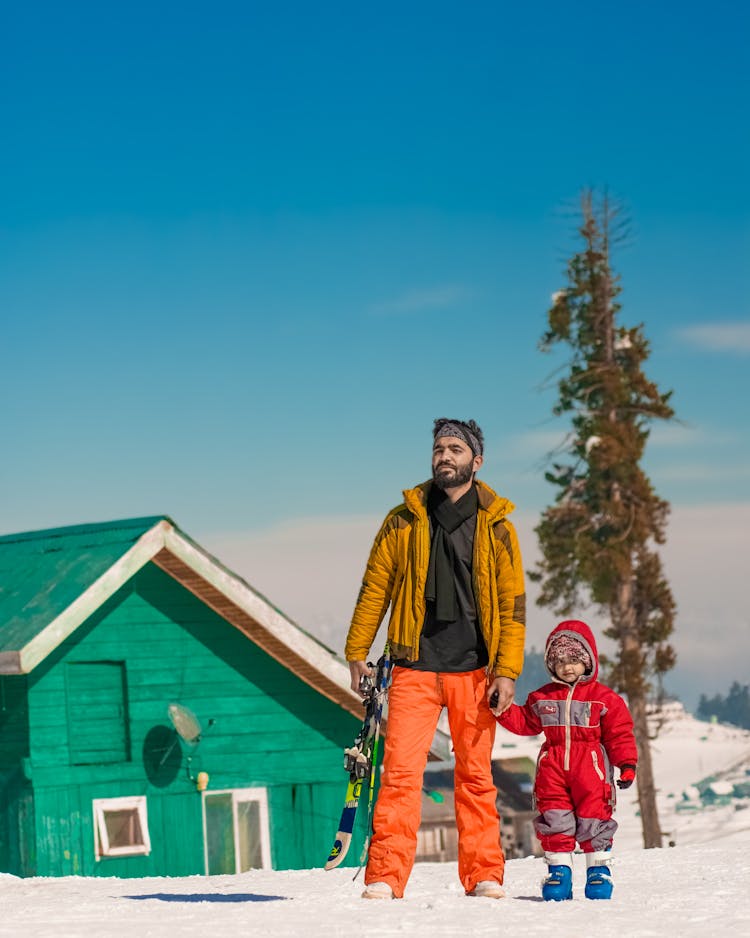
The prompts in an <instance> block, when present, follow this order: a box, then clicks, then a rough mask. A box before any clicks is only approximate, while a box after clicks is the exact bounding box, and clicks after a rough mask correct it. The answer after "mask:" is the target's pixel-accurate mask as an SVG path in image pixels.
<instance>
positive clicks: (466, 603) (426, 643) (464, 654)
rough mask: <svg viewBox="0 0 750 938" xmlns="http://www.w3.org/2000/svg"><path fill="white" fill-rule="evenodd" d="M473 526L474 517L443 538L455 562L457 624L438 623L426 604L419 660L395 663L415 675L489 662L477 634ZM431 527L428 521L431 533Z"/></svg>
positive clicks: (430, 604)
mask: <svg viewBox="0 0 750 938" xmlns="http://www.w3.org/2000/svg"><path fill="white" fill-rule="evenodd" d="M464 497H465V496H464ZM476 526H477V516H476V514H473V515H471V517H469V518H468V519H467V520H466V521H464V522H463V523H462V524H461V525H459V527H458V528H456V530H455V531H453V532H452V533H450V534H446V536H447V537H449V538H450V539H451V542H452V544H453V551H454V558H455V559H454V569H453V575H454V578H455V584H456V598H457V600H458V610H459V612H458V618H457V620H456V621H455V622H441V621H440V620H439V619H437V618H436V616H435V604H434V603H433V602H429V601H428V602H427V611H426V614H425V620H424V625H423V627H422V634H421V636H420V639H419V658H418V659H417V661H405V660H398V661H396V664H399V665H402V666H404V667H411V668H414V669H415V670H417V671H448V672H459V671H474V670H476V669H477V668H484V667H486V665H487V663H488V662H489V655H488V654H487V648H486V646H485V644H484V638H483V637H482V634H481V632H480V631H479V624H478V622H477V607H476V602H475V599H474V589H473V586H472V581H471V568H472V559H473V554H474V532H475V531H476ZM433 527H434V525H433V522H432V519H430V530H431V532H432V530H433Z"/></svg>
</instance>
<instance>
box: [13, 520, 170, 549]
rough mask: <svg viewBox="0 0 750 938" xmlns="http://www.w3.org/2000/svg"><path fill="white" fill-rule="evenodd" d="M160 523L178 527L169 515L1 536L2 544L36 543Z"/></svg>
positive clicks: (145, 528)
mask: <svg viewBox="0 0 750 938" xmlns="http://www.w3.org/2000/svg"><path fill="white" fill-rule="evenodd" d="M160 521H168V522H169V523H170V524H171V525H172V526H173V527H175V528H176V527H177V525H176V524H175V523H174V521H172V519H171V518H170V517H169V515H146V516H144V517H143V518H121V519H120V520H118V521H99V522H96V523H92V524H73V525H68V526H64V527H60V528H44V529H42V530H39V531H22V532H20V533H18V534H3V535H0V544H13V543H16V542H20V541H36V540H43V539H49V538H51V537H70V536H71V535H73V536H76V535H79V534H95V533H97V532H100V531H125V530H130V529H133V528H141V529H142V530H143V531H147V530H148V529H149V528H152V527H153V526H154V525H155V524H158V523H159V522H160Z"/></svg>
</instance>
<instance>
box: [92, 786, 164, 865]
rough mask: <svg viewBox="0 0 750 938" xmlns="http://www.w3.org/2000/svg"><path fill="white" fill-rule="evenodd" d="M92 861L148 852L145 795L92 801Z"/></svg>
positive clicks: (149, 848) (143, 854)
mask: <svg viewBox="0 0 750 938" xmlns="http://www.w3.org/2000/svg"><path fill="white" fill-rule="evenodd" d="M94 838H95V854H96V859H97V860H99V859H101V857H128V856H145V855H147V854H149V853H151V838H150V837H149V834H148V816H147V814H146V797H145V795H136V796H134V797H132V798H96V799H95V800H94Z"/></svg>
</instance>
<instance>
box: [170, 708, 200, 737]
mask: <svg viewBox="0 0 750 938" xmlns="http://www.w3.org/2000/svg"><path fill="white" fill-rule="evenodd" d="M167 715H168V716H169V719H170V722H171V723H172V726H173V727H174V728H175V729H176V730H177V734H178V736H179V737H180V738H181V739H183V740H184V741H185V742H186V743H190V744H191V745H193V746H196V745H197V744H198V743H199V742H200V741H201V733H202V732H203V731H202V730H201V725H200V723H199V722H198V717H197V716H196V715H195V714H194V713H193V711H192V710H189V709H188V708H187V707H184V706H183V705H182V704H178V703H171V704H170V705H169V706H168V707H167Z"/></svg>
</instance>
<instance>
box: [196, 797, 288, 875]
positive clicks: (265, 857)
mask: <svg viewBox="0 0 750 938" xmlns="http://www.w3.org/2000/svg"><path fill="white" fill-rule="evenodd" d="M211 795H231V796H232V827H233V829H234V872H235V874H237V873H239V872H240V835H239V821H238V816H237V805H238V804H239V803H240V802H243V801H257V802H258V805H259V808H260V810H259V815H260V816H259V821H260V853H261V858H262V863H263V865H262V866H261V869H262V870H270V869H271V826H270V823H269V816H268V791H267V789H265V788H217V789H211V790H207V791H204V792H203V798H202V807H203V861H204V867H203V868H204V870H205V871H206V876H208V838H207V836H206V798H207V797H210V796H211Z"/></svg>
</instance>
